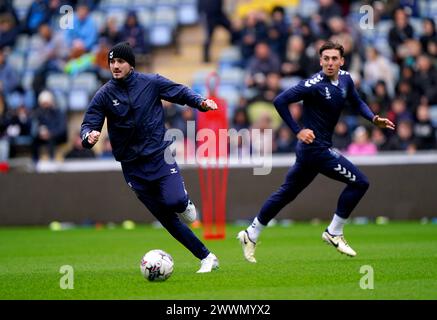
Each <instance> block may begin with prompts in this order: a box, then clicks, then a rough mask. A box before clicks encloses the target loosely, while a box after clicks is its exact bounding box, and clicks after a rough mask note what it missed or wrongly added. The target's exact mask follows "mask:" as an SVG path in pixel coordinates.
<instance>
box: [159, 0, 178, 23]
mask: <svg viewBox="0 0 437 320" xmlns="http://www.w3.org/2000/svg"><path fill="white" fill-rule="evenodd" d="M153 23H154V24H156V25H166V26H170V27H172V28H175V27H176V26H177V24H178V17H177V12H176V9H175V8H173V7H171V6H164V5H161V4H160V5H159V6H157V7H156V8H155V11H154V13H153Z"/></svg>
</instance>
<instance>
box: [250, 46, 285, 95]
mask: <svg viewBox="0 0 437 320" xmlns="http://www.w3.org/2000/svg"><path fill="white" fill-rule="evenodd" d="M280 67H281V65H280V61H279V58H278V57H277V56H276V54H274V53H273V52H271V50H270V47H269V45H268V44H267V43H266V42H259V43H257V44H256V46H255V56H254V57H252V58H251V59H250V60H249V63H248V66H247V77H246V85H247V86H248V87H258V88H261V87H263V86H264V85H265V83H266V77H267V74H268V73H271V72H276V73H279V72H280Z"/></svg>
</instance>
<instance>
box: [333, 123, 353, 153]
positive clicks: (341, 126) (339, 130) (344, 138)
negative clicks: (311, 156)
mask: <svg viewBox="0 0 437 320" xmlns="http://www.w3.org/2000/svg"><path fill="white" fill-rule="evenodd" d="M351 142H352V139H351V136H350V133H349V127H348V125H347V123H346V121H344V120H343V119H340V120H339V121H338V122H337V125H336V126H335V129H334V134H333V135H332V146H333V147H334V148H336V149H338V150H340V151H346V150H347V147H348V146H349V144H350V143H351Z"/></svg>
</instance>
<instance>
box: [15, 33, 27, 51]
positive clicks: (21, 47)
mask: <svg viewBox="0 0 437 320" xmlns="http://www.w3.org/2000/svg"><path fill="white" fill-rule="evenodd" d="M29 46H30V38H29V36H28V35H27V34H20V35H19V36H18V37H17V40H16V42H15V46H14V51H16V52H19V53H23V54H24V53H27V52H29Z"/></svg>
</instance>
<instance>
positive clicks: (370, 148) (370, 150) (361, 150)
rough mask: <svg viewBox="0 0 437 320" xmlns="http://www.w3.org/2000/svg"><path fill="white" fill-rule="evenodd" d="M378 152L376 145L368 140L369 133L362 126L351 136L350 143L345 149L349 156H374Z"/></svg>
mask: <svg viewBox="0 0 437 320" xmlns="http://www.w3.org/2000/svg"><path fill="white" fill-rule="evenodd" d="M377 152H378V150H377V148H376V145H375V144H374V143H373V142H372V141H371V140H370V139H369V133H368V131H367V129H366V128H365V127H363V126H359V127H357V128H356V129H355V130H354V133H353V134H352V143H351V144H350V145H349V146H348V148H347V154H349V155H374V154H376V153H377Z"/></svg>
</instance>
